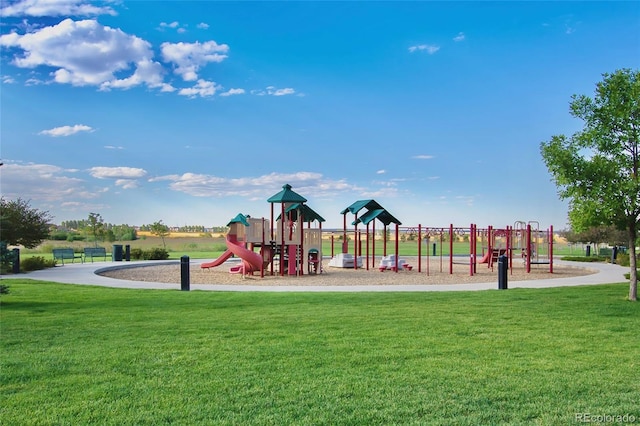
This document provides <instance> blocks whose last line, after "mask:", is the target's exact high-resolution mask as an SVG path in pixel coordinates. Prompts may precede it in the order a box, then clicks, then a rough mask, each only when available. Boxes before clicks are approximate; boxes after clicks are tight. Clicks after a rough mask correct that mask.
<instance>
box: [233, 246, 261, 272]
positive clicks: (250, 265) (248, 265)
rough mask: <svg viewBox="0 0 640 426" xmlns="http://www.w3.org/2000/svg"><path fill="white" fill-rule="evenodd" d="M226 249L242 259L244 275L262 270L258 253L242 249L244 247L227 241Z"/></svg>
mask: <svg viewBox="0 0 640 426" xmlns="http://www.w3.org/2000/svg"><path fill="white" fill-rule="evenodd" d="M227 249H228V250H227V251H231V252H232V253H233V254H235V255H236V256H238V257H239V258H240V259H242V263H243V265H244V272H245V274H246V273H248V272H253V271H260V270H261V269H262V256H260V254H259V253H256V252H254V251H251V250H249V249H246V248H244V245H242V244H241V243H240V244H238V243H234V242H233V241H229V240H227ZM225 253H226V252H225Z"/></svg>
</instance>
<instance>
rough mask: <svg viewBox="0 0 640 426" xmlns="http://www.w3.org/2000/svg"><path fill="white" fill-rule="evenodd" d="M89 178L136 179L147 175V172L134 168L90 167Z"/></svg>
mask: <svg viewBox="0 0 640 426" xmlns="http://www.w3.org/2000/svg"><path fill="white" fill-rule="evenodd" d="M89 173H90V174H91V176H93V177H94V178H97V179H107V178H111V179H137V178H142V177H145V176H146V175H147V171H146V170H144V169H139V168H135V167H92V168H90V169H89Z"/></svg>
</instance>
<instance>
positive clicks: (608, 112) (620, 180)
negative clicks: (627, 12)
mask: <svg viewBox="0 0 640 426" xmlns="http://www.w3.org/2000/svg"><path fill="white" fill-rule="evenodd" d="M571 99H572V100H571V103H570V111H571V115H573V116H574V117H576V118H578V119H580V120H582V121H583V122H584V127H583V129H582V130H580V131H578V132H576V133H574V134H573V135H572V136H570V137H566V136H564V135H556V136H553V137H552V138H551V140H550V141H548V142H543V143H542V144H541V145H540V151H541V153H542V158H543V160H544V162H545V164H546V165H547V168H548V169H549V172H550V173H551V175H552V176H553V180H554V181H555V183H556V185H557V186H558V194H559V196H560V197H561V198H563V199H569V200H570V204H569V220H570V222H571V225H572V227H573V229H574V230H576V231H578V232H580V231H582V230H584V229H587V228H589V227H592V226H600V225H605V226H606V225H613V226H615V227H616V228H618V229H621V230H626V233H627V242H628V246H629V255H630V259H631V262H630V263H631V265H630V269H631V274H630V277H631V278H630V280H629V300H633V301H636V300H637V297H638V274H637V261H636V259H637V258H636V250H635V245H636V240H637V237H638V225H639V223H640V176H639V175H638V173H639V171H640V170H639V168H640V71H632V70H629V69H623V70H618V71H616V72H614V73H613V74H603V80H602V81H601V82H599V83H598V84H597V85H596V93H595V96H594V98H590V97H588V96H585V95H574V96H572V98H571Z"/></svg>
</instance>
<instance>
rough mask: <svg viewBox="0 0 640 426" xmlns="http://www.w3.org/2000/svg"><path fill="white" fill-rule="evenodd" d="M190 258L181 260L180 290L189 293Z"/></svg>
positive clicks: (185, 257)
mask: <svg viewBox="0 0 640 426" xmlns="http://www.w3.org/2000/svg"><path fill="white" fill-rule="evenodd" d="M189 285H190V282H189V256H187V255H185V256H182V257H181V258H180V290H182V291H189Z"/></svg>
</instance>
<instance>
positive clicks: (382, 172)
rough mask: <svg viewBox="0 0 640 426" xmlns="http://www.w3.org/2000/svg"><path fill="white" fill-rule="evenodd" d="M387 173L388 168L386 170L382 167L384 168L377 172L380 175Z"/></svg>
mask: <svg viewBox="0 0 640 426" xmlns="http://www.w3.org/2000/svg"><path fill="white" fill-rule="evenodd" d="M385 173H387V171H386V170H384V169H382V170H378V171H377V172H376V174H378V175H383V174H385Z"/></svg>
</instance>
